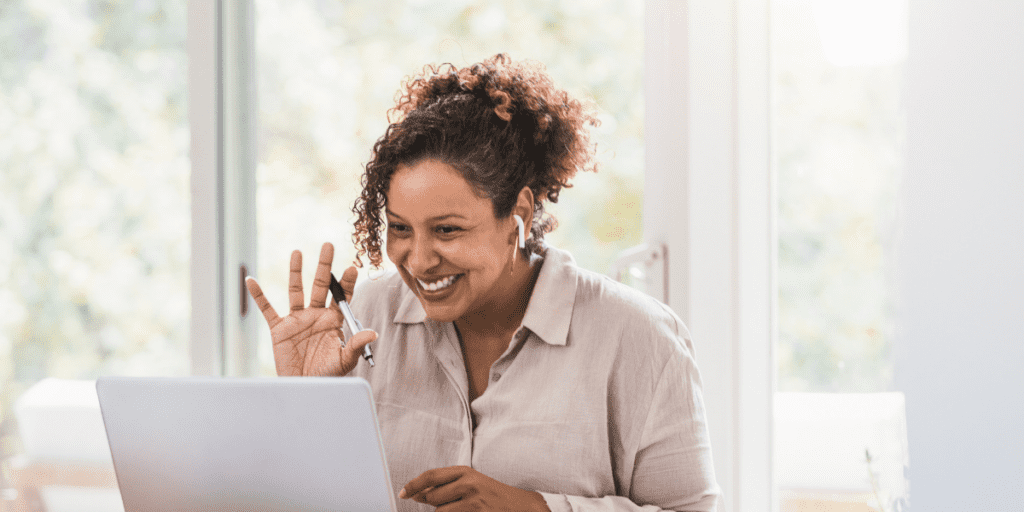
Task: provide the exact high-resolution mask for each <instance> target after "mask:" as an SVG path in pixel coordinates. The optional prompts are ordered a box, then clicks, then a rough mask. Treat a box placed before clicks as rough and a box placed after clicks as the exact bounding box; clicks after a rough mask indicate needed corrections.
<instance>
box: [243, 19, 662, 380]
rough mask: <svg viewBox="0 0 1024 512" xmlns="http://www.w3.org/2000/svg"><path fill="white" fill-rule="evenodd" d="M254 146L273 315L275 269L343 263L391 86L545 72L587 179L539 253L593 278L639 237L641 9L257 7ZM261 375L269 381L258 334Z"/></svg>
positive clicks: (282, 295)
mask: <svg viewBox="0 0 1024 512" xmlns="http://www.w3.org/2000/svg"><path fill="white" fill-rule="evenodd" d="M256 5H257V28H256V39H257V42H256V45H257V54H258V55H257V74H258V77H259V98H260V99H259V101H260V137H259V168H258V171H257V182H258V189H257V204H258V212H259V213H258V219H257V222H258V224H257V226H258V233H259V235H258V238H259V248H258V258H259V268H258V277H259V278H260V281H261V283H262V284H263V289H264V291H265V292H266V295H267V296H268V298H269V299H270V302H271V304H274V305H280V306H276V307H278V309H279V310H280V308H281V307H285V306H284V305H286V304H287V274H288V272H287V269H288V259H289V256H290V254H291V251H292V250H293V249H300V250H302V252H303V255H304V256H305V258H306V262H307V265H306V268H307V269H308V270H307V272H306V273H305V275H304V278H305V280H306V285H305V286H306V288H305V289H307V290H308V289H309V286H310V283H311V281H312V275H311V274H312V270H311V269H312V268H313V266H312V263H311V262H312V261H315V259H316V256H317V255H318V254H319V251H320V245H321V244H322V243H323V242H325V241H330V242H332V243H334V245H335V248H336V253H335V263H336V264H342V262H347V261H351V260H352V259H353V257H354V253H355V251H354V249H353V247H352V243H351V233H352V221H353V220H354V218H353V216H352V214H351V208H352V205H353V202H354V201H355V198H356V196H357V195H358V192H359V176H360V175H361V173H362V169H363V165H365V163H366V161H367V160H368V159H369V157H370V149H371V147H372V145H373V142H374V141H376V140H377V138H378V137H380V136H381V135H382V134H383V133H384V130H385V129H386V127H387V118H386V115H385V114H386V112H387V110H388V109H390V108H391V107H393V106H394V95H395V93H396V92H397V91H398V88H399V86H400V85H401V81H402V79H403V78H404V77H406V76H408V75H411V74H414V73H417V72H419V71H420V70H422V69H423V66H424V65H425V64H429V63H437V64H440V63H444V62H450V63H452V64H455V65H456V66H465V65H469V64H472V63H475V62H479V61H481V60H483V59H484V58H487V57H490V56H492V55H494V54H496V53H499V52H505V53H508V54H509V55H510V56H511V57H512V58H513V59H516V60H519V59H531V60H535V61H539V62H541V63H543V64H545V65H546V66H547V69H548V71H549V73H550V74H551V76H552V78H553V80H554V81H555V83H556V84H557V85H559V86H561V87H563V88H566V89H568V90H569V91H570V92H572V93H574V94H576V95H577V97H580V98H585V99H589V100H592V101H594V102H595V103H596V104H597V106H598V108H599V111H600V117H601V121H602V125H601V127H600V128H599V129H598V130H597V132H596V133H595V138H594V140H595V141H596V142H597V149H598V159H599V166H600V167H599V174H596V175H593V174H589V173H588V174H586V175H580V176H578V177H577V179H576V181H575V186H574V187H573V188H572V189H569V190H566V191H564V192H563V194H562V195H561V198H560V201H559V204H557V205H555V207H554V208H552V209H551V212H552V213H553V214H554V215H555V216H556V217H557V218H558V220H559V223H560V227H559V228H558V229H557V230H556V231H555V232H554V233H551V234H550V235H548V241H549V242H550V243H551V244H553V245H555V246H559V247H563V248H567V249H569V250H570V251H572V253H573V254H574V256H575V257H576V259H577V262H578V263H579V264H580V265H582V266H584V267H587V268H591V269H593V270H595V271H598V272H602V273H605V272H607V271H608V270H609V267H610V265H611V263H612V261H613V260H614V258H615V255H616V254H617V253H618V252H619V251H621V250H622V249H625V248H627V247H630V246H632V245H635V244H637V243H639V242H640V241H641V239H642V233H641V219H640V214H641V211H642V207H643V205H642V190H643V90H642V69H641V67H642V62H643V2H642V1H641V0H601V1H586V2H583V1H569V0H562V1H550V0H531V1H511V0H508V1H495V0H491V1H483V0H463V1H456V2H430V1H424V0H407V1H388V2H371V1H344V2H342V1H314V0H302V1H294V0H289V1H284V0H257V1H256ZM260 332H261V336H263V338H262V339H261V341H260V345H259V347H260V351H261V352H260V360H261V366H262V368H263V371H264V372H265V373H268V374H273V373H274V366H273V356H272V354H271V350H270V346H271V345H270V339H269V333H268V332H267V331H266V329H262V330H261V331H260Z"/></svg>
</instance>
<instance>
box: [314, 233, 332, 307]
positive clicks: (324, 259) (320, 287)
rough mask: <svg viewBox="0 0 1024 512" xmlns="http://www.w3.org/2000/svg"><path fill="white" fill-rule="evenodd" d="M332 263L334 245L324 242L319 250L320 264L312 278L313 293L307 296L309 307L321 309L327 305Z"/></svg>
mask: <svg viewBox="0 0 1024 512" xmlns="http://www.w3.org/2000/svg"><path fill="white" fill-rule="evenodd" d="M333 261H334V244H332V243H330V242H325V243H324V245H323V247H321V248H320V263H318V264H317V266H316V275H315V276H313V291H312V292H311V293H310V295H309V307H311V308H322V307H324V306H326V305H327V290H328V288H330V286H331V263H332V262H333Z"/></svg>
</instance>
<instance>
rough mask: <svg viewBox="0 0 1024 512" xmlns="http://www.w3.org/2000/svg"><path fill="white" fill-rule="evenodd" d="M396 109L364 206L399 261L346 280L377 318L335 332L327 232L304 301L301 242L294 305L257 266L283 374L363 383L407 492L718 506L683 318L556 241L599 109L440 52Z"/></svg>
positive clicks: (533, 75) (516, 501)
mask: <svg viewBox="0 0 1024 512" xmlns="http://www.w3.org/2000/svg"><path fill="white" fill-rule="evenodd" d="M397 111H398V112H399V113H400V114H401V115H400V116H398V118H397V119H395V120H394V121H393V122H392V124H391V125H390V126H389V127H388V128H387V130H386V132H385V134H384V135H383V136H382V137H381V138H380V139H379V140H378V141H377V143H376V144H375V145H374V152H373V157H372V158H371V161H370V162H369V163H368V164H367V165H366V171H365V173H364V175H363V179H362V184H363V191H362V194H361V196H360V199H359V200H358V201H357V202H356V204H355V207H354V208H353V211H354V212H355V213H356V214H357V215H358V219H357V220H356V234H355V235H354V239H355V242H356V245H357V247H358V248H359V250H360V255H361V256H367V257H368V258H369V259H370V261H371V262H372V263H373V264H374V265H379V264H380V263H381V262H382V261H383V254H382V247H381V246H382V245H385V244H382V239H381V237H382V235H384V233H383V232H384V223H383V216H386V219H387V229H386V235H384V236H385V240H386V252H387V256H388V258H389V259H390V260H391V261H392V262H393V263H394V264H395V266H396V270H394V271H390V272H388V273H387V274H386V275H385V276H383V277H381V278H378V279H371V280H369V281H364V282H363V283H362V284H361V285H360V286H359V287H358V288H357V289H355V290H352V288H355V285H354V282H353V278H354V276H355V275H356V274H357V273H356V271H355V269H354V267H352V268H349V269H348V270H347V271H346V272H345V276H344V277H345V279H343V280H342V282H343V283H344V284H343V286H348V287H349V290H347V291H348V292H349V293H351V292H353V291H354V293H353V302H352V309H353V311H354V314H355V315H356V316H358V317H359V318H360V319H362V320H363V322H364V324H365V325H366V327H367V328H368V329H367V330H365V331H363V332H360V333H357V334H355V335H353V336H352V339H351V340H349V341H348V342H347V343H344V344H342V343H340V337H341V331H340V329H339V327H340V325H341V323H342V317H341V312H340V311H339V310H338V309H337V308H334V307H325V298H326V289H325V286H326V285H325V283H326V282H328V281H329V278H330V269H331V266H332V260H333V256H334V249H333V246H332V245H330V244H325V245H324V249H323V251H322V252H321V256H320V263H319V265H318V267H317V271H316V277H315V278H314V280H313V283H314V285H313V290H312V294H311V299H312V300H311V302H310V305H309V307H304V305H303V301H302V284H301V276H300V272H301V259H300V258H299V257H298V256H299V255H298V254H296V256H294V257H293V262H292V274H291V275H292V286H291V288H290V290H291V294H292V302H291V306H292V311H291V313H290V314H289V315H288V317H286V318H284V319H281V318H279V317H277V314H276V313H275V312H274V309H273V308H272V307H271V306H270V304H269V303H268V301H267V300H266V298H265V297H264V296H263V294H262V290H261V289H260V287H259V285H258V284H257V283H256V281H255V280H252V279H250V280H249V281H248V285H249V288H250V291H251V292H252V294H253V296H254V297H255V298H256V300H257V303H258V304H259V306H260V309H261V310H262V311H263V313H264V315H265V316H266V317H267V320H268V323H269V324H270V327H271V336H272V337H273V339H274V353H275V357H276V358H277V359H278V361H277V363H278V364H277V367H278V369H279V373H280V374H282V375H352V376H359V377H363V378H365V379H366V380H367V381H369V382H370V385H371V387H372V389H373V393H374V398H375V400H376V403H377V410H378V417H379V421H380V427H381V433H382V436H383V440H384V447H385V451H386V454H387V460H388V465H389V468H390V472H391V477H392V479H393V481H394V485H395V487H396V488H400V489H402V492H401V493H400V495H399V497H401V498H404V499H403V500H402V504H401V509H402V510H429V509H430V508H429V506H434V507H438V509H437V510H442V511H443V510H461V509H464V508H465V509H473V510H538V511H543V510H553V511H559V510H565V511H567V510H640V509H641V508H643V510H660V509H668V510H703V511H708V510H715V507H716V501H717V498H718V495H719V494H720V491H719V489H718V486H717V484H716V483H715V478H714V470H713V467H712V463H711V448H710V442H709V440H708V433H707V425H706V422H705V413H704V406H703V402H702V399H701V380H700V375H699V373H698V371H697V368H696V366H695V363H694V360H693V348H692V344H691V342H690V339H689V333H688V332H687V330H686V327H685V326H683V324H682V322H680V320H679V318H678V317H677V316H676V315H675V314H674V313H673V312H672V311H671V310H670V309H669V308H668V307H666V306H665V305H664V304H661V303H660V302H657V301H655V300H654V299H652V298H650V297H649V296H647V295H644V294H642V293H640V292H638V291H636V290H634V289H632V288H629V287H627V286H625V285H623V284H620V283H617V282H614V281H612V280H610V279H608V278H607V277H604V276H601V275H599V274H596V273H593V272H590V271H587V270H584V269H582V268H579V267H578V266H576V264H575V262H574V260H573V258H572V256H570V255H569V253H568V252H565V251H562V250H559V249H557V248H555V247H552V246H550V245H548V244H547V243H546V242H544V234H545V233H546V232H548V231H550V230H551V229H552V228H553V226H554V225H555V222H554V219H553V218H551V217H550V216H549V215H546V214H545V213H544V211H545V205H546V204H549V203H550V202H553V201H555V200H557V198H558V193H559V192H560V191H561V190H562V189H563V188H565V187H567V186H568V185H569V180H570V179H571V178H572V177H573V176H574V175H575V173H576V172H577V171H578V170H580V169H592V168H593V164H592V157H593V154H592V147H591V146H590V144H589V139H588V136H587V132H586V129H585V128H586V125H587V124H588V123H591V124H593V121H594V117H593V116H592V114H591V111H590V110H589V109H588V108H587V107H586V105H584V104H583V103H581V102H579V101H577V100H575V99H573V98H572V97H571V96H570V95H569V94H567V93H566V92H564V91H562V90H560V89H557V88H556V87H554V85H553V84H552V82H551V80H550V78H548V77H547V75H546V74H545V73H544V71H543V69H542V68H541V67H540V66H539V65H536V64H531V65H527V64H523V63H516V62H512V61H511V60H510V59H508V58H507V57H505V56H504V55H497V56H495V57H492V58H490V59H487V60H486V61H484V62H482V63H479V64H475V65H472V66H468V67H465V68H461V69H457V68H455V67H453V66H448V67H443V68H435V67H428V68H427V69H426V70H425V71H424V73H423V74H422V75H421V76H419V77H416V78H413V79H412V80H410V81H408V82H407V83H406V87H405V88H404V90H403V91H402V94H401V96H400V100H399V104H398V107H397ZM527 225H528V226H529V227H527ZM520 226H522V227H520ZM368 343H373V344H374V345H373V352H374V358H375V359H376V361H377V367H375V368H372V367H370V366H368V365H367V364H363V363H360V362H359V358H358V357H357V356H358V354H359V353H360V352H361V351H362V347H363V346H365V345H366V344H368ZM321 360H324V361H330V364H327V365H322V364H309V362H310V361H313V362H316V361H321ZM282 370H284V371H282Z"/></svg>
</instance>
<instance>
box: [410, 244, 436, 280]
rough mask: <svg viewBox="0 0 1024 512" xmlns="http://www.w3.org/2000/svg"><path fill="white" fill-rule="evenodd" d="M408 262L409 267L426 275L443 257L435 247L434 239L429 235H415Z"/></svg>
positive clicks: (416, 272)
mask: <svg viewBox="0 0 1024 512" xmlns="http://www.w3.org/2000/svg"><path fill="white" fill-rule="evenodd" d="M407 262H408V266H409V269H410V270H412V271H413V273H415V274H417V275H424V274H426V273H427V271H428V270H430V269H431V268H434V267H436V266H437V265H438V263H440V262H441V257H440V255H438V254H437V251H436V250H435V249H434V240H433V239H432V238H431V237H428V236H417V237H414V239H413V242H412V247H411V248H410V249H409V257H408V260H407Z"/></svg>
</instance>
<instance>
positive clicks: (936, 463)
mask: <svg viewBox="0 0 1024 512" xmlns="http://www.w3.org/2000/svg"><path fill="white" fill-rule="evenodd" d="M906 104H907V107H908V116H909V119H908V141H907V151H908V169H907V171H906V174H905V176H904V177H903V181H902V186H901V197H900V199H901V203H900V205H901V206H900V207H901V212H900V223H899V229H900V238H899V245H898V259H899V261H898V264H897V268H898V275H897V279H898V280H899V283H900V293H901V296H900V304H901V306H900V311H899V318H900V322H899V327H900V329H899V331H898V338H897V339H898V341H897V348H896V354H895V355H896V362H897V366H896V372H897V373H896V386H897V389H899V390H901V391H904V392H905V393H906V404H907V428H908V438H909V444H910V470H909V479H910V500H911V509H912V510H914V511H943V510H957V511H959V510H986V511H1008V510H1024V469H1022V468H1024V465H1022V460H1024V2H1021V1H1020V0H1002V1H970V2H968V1H958V2H953V1H936V0H911V2H910V52H909V62H908V75H907V93H906Z"/></svg>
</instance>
